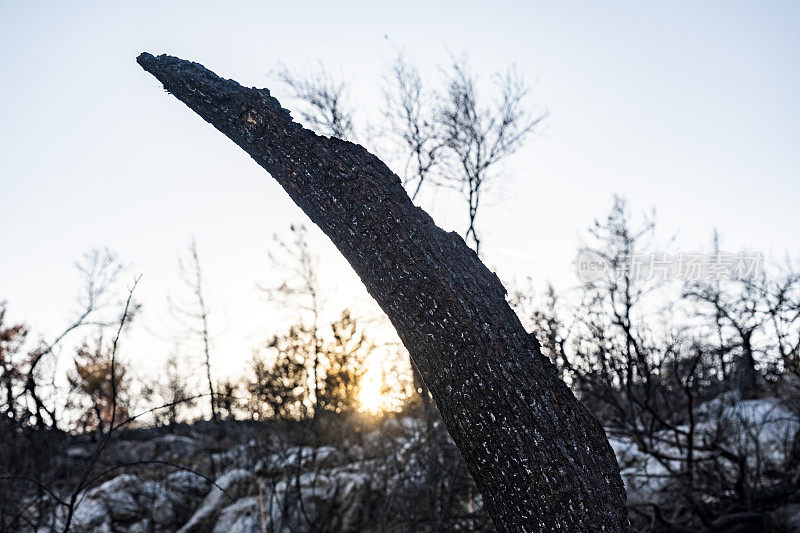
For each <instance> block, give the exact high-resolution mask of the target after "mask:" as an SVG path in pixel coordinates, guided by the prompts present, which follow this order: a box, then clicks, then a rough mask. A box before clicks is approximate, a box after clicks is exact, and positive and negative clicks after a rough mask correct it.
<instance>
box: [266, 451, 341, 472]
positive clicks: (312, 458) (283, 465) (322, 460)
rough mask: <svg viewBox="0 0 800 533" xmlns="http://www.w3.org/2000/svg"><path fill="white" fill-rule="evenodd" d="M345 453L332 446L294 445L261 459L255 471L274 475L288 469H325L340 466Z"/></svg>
mask: <svg viewBox="0 0 800 533" xmlns="http://www.w3.org/2000/svg"><path fill="white" fill-rule="evenodd" d="M345 461H346V457H345V455H344V454H343V453H342V452H341V451H339V450H337V449H336V448H334V447H332V446H321V447H319V448H312V447H308V446H293V447H291V448H287V449H286V450H285V451H283V452H279V453H275V454H272V455H271V456H270V457H268V458H266V459H262V460H261V461H259V462H258V463H257V464H256V466H255V468H254V469H253V471H254V472H255V473H256V474H257V475H259V476H274V475H277V474H280V473H283V472H285V471H287V470H288V469H298V468H299V469H302V470H324V469H329V468H333V467H335V466H339V465H341V464H343V463H344V462H345Z"/></svg>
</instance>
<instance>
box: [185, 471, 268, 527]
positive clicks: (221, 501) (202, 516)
mask: <svg viewBox="0 0 800 533" xmlns="http://www.w3.org/2000/svg"><path fill="white" fill-rule="evenodd" d="M257 490H258V486H257V484H256V480H255V477H254V476H253V474H251V473H250V472H248V471H247V470H244V469H234V470H230V471H228V472H226V473H225V474H223V475H221V476H220V477H219V478H217V480H216V482H215V484H214V485H213V486H212V487H211V491H210V492H209V493H208V495H207V496H206V497H205V499H204V500H203V502H202V503H201V504H200V507H199V508H198V509H197V511H195V513H194V514H193V515H192V517H191V518H190V519H189V521H188V522H187V523H186V524H185V525H184V526H183V527H182V528H180V530H179V533H190V532H195V531H206V530H208V529H209V527H210V525H211V524H212V523H213V521H214V518H216V516H217V514H218V513H219V511H220V510H221V509H222V508H223V507H224V506H225V505H226V504H228V503H230V502H231V501H235V500H237V499H239V498H242V497H244V496H247V495H249V494H252V493H253V492H255V491H257Z"/></svg>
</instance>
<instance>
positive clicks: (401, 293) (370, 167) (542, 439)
mask: <svg viewBox="0 0 800 533" xmlns="http://www.w3.org/2000/svg"><path fill="white" fill-rule="evenodd" d="M138 62H139V64H140V65H141V66H142V67H143V68H144V69H145V70H146V71H148V72H150V73H151V74H153V75H154V76H155V77H156V78H158V79H159V80H160V81H161V82H162V83H163V84H164V87H165V88H166V89H167V91H169V92H170V93H172V94H173V95H175V96H176V97H177V98H178V99H179V100H181V101H182V102H184V103H185V104H186V105H188V106H189V107H190V108H191V109H192V110H194V111H195V112H197V113H198V114H199V115H200V116H201V117H203V119H205V120H206V121H208V122H209V123H211V124H212V125H213V126H214V127H216V128H217V129H218V130H220V131H221V132H222V133H224V134H225V135H226V136H228V137H229V138H230V139H231V140H232V141H233V142H235V143H236V144H238V145H239V146H240V147H241V148H243V149H244V150H245V151H246V152H247V153H248V154H250V156H251V157H252V158H253V159H255V161H256V162H257V163H258V164H259V165H261V166H262V167H264V168H265V169H266V170H267V171H268V172H269V173H270V174H272V176H273V177H274V178H275V179H276V180H277V181H278V183H280V184H281V186H282V187H283V188H284V189H285V190H286V192H287V193H289V196H290V197H291V198H292V200H294V202H295V203H296V204H297V205H298V206H300V207H301V208H302V209H303V211H305V213H306V214H307V215H308V216H309V217H310V218H311V220H312V221H313V222H314V223H315V224H317V225H318V226H319V227H320V228H322V230H323V231H324V232H325V233H326V234H327V235H328V237H330V239H331V240H332V241H333V243H334V244H335V245H336V246H337V248H338V249H339V251H340V252H341V253H342V254H343V255H344V256H345V258H346V259H347V260H348V261H349V263H350V265H351V266H352V267H353V268H354V269H355V271H356V272H357V273H358V275H359V276H360V277H361V280H362V281H363V282H364V285H366V287H367V289H368V291H369V293H370V294H371V295H372V296H373V297H374V298H375V300H376V301H377V302H378V304H379V305H380V306H381V308H383V310H384V311H385V312H386V314H387V315H388V316H389V319H390V320H391V321H392V324H393V325H394V327H395V328H396V329H397V332H398V334H399V335H400V338H401V339H402V341H403V343H404V344H405V345H406V347H407V348H408V351H409V352H410V353H411V356H412V358H413V360H414V362H415V364H416V366H417V368H418V369H419V371H420V373H421V374H422V377H423V379H424V381H425V383H426V384H427V385H428V387H429V388H430V390H431V393H432V395H433V398H434V399H435V400H436V403H437V405H438V407H439V410H440V412H441V414H442V417H443V419H444V422H445V424H446V426H447V429H448V431H449V432H450V435H451V436H452V437H453V440H454V441H455V443H456V444H457V445H458V448H459V449H460V450H461V453H462V454H463V456H464V459H465V460H466V462H467V464H468V465H469V469H470V472H471V474H472V476H473V477H474V479H475V482H476V483H477V485H478V488H479V490H480V491H481V493H482V495H483V498H484V502H485V505H486V507H487V510H488V512H489V513H490V514H491V516H492V518H493V520H494V522H495V524H496V525H497V528H498V529H499V530H501V531H623V530H626V529H627V527H628V520H627V514H626V509H625V490H624V488H623V485H622V482H621V479H620V475H619V470H618V467H617V463H616V460H615V457H614V454H613V452H612V450H611V447H610V446H609V444H608V441H607V439H606V436H605V433H604V432H603V428H602V427H601V426H600V424H599V423H598V422H597V420H596V419H595V418H594V417H593V416H592V415H591V413H589V412H588V411H587V410H586V409H585V408H584V407H583V406H581V405H580V404H579V403H578V401H577V400H576V399H575V397H574V396H573V395H572V393H571V392H570V391H569V389H568V388H567V387H566V385H565V384H564V383H563V382H562V381H561V380H560V379H559V378H558V376H557V374H556V372H555V368H554V367H553V366H552V364H551V363H550V362H549V361H548V360H547V359H546V358H545V357H543V356H542V354H541V351H540V350H539V346H538V344H537V343H536V341H535V339H533V338H532V337H531V336H529V335H528V334H527V332H526V331H525V329H524V328H523V327H522V325H521V324H520V321H519V319H518V318H517V316H516V315H515V314H514V312H513V311H512V309H511V308H510V306H509V305H508V304H507V302H506V300H505V294H506V291H505V289H504V288H503V286H502V284H501V283H500V281H499V280H498V278H497V277H496V276H495V274H494V273H492V272H491V271H490V270H489V269H487V268H486V267H485V266H484V265H483V263H481V261H480V260H479V259H478V257H477V255H476V254H475V252H473V251H472V250H470V249H469V248H468V247H467V245H466V244H465V243H464V240H463V239H462V238H461V237H460V236H458V235H457V234H456V233H447V232H445V231H443V230H441V229H440V228H439V227H437V226H436V225H435V224H434V222H433V220H432V219H431V217H430V216H429V215H428V214H427V213H426V212H425V211H423V210H422V209H419V208H418V207H416V206H414V204H412V203H411V200H410V199H409V197H408V195H407V194H406V192H405V190H404V189H403V187H402V185H401V183H400V179H399V178H398V177H397V176H396V175H395V174H393V173H392V172H391V171H390V170H389V169H388V168H387V167H386V165H385V164H384V163H383V162H381V161H380V160H379V159H378V158H376V157H375V156H373V155H372V154H370V153H369V152H367V150H365V149H364V148H362V147H361V146H359V145H356V144H352V143H350V142H346V141H342V140H339V139H336V138H326V137H321V136H318V135H316V134H314V133H313V132H311V131H308V130H306V129H304V128H303V127H301V126H300V125H299V124H296V123H295V122H293V121H292V119H291V117H290V115H289V112H288V111H286V110H285V109H283V108H282V107H281V106H280V104H279V103H278V101H277V100H276V99H275V98H273V97H272V96H270V93H269V91H268V90H266V89H253V88H246V87H242V86H240V85H239V84H238V83H236V82H234V81H232V80H225V79H222V78H219V77H218V76H216V75H215V74H214V73H213V72H210V71H209V70H207V69H206V68H204V67H203V66H202V65H199V64H197V63H192V62H188V61H184V60H181V59H178V58H175V57H170V56H163V55H162V56H159V57H154V56H152V55H150V54H146V53H145V54H142V55H141V56H139V58H138Z"/></svg>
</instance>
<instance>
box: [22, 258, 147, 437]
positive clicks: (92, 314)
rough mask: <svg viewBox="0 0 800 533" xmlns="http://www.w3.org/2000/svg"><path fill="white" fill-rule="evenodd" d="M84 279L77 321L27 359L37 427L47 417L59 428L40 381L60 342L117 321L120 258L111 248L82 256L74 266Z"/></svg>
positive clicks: (27, 383)
mask: <svg viewBox="0 0 800 533" xmlns="http://www.w3.org/2000/svg"><path fill="white" fill-rule="evenodd" d="M75 267H76V269H77V270H78V272H79V274H80V276H81V278H82V282H83V284H82V288H81V292H80V293H79V295H78V298H77V302H78V306H79V311H78V312H77V313H76V318H75V319H74V320H73V321H72V322H71V323H70V324H69V325H68V326H67V327H66V328H65V329H64V330H63V331H61V332H60V333H59V334H57V335H56V336H55V338H54V339H53V340H52V341H45V340H44V339H43V340H41V342H40V343H39V346H38V347H37V348H35V349H34V350H32V351H31V352H30V354H29V356H28V364H27V369H26V371H25V386H24V391H23V392H22V394H23V395H25V396H26V397H27V398H28V399H29V400H30V401H31V403H32V406H30V407H29V411H30V412H31V413H32V414H33V416H34V419H35V421H36V425H37V426H40V427H41V426H44V425H45V419H44V415H47V417H48V418H49V425H50V426H52V427H56V425H57V417H56V414H55V408H54V407H52V408H48V407H47V406H46V405H45V401H44V400H43V398H42V395H41V391H40V387H39V384H38V382H39V381H41V380H40V379H39V378H40V377H41V376H40V374H39V370H40V365H41V363H42V361H44V360H45V359H46V358H47V357H48V356H50V355H51V354H52V353H53V352H54V351H55V350H56V349H57V348H58V346H60V345H61V343H62V342H63V341H64V340H65V339H66V338H68V337H69V336H70V334H72V333H73V332H75V331H77V330H80V329H82V328H84V327H87V326H94V327H98V328H103V327H107V326H109V325H111V324H113V323H114V322H115V320H116V316H115V315H114V313H115V312H116V311H117V309H118V307H119V302H116V301H115V298H116V296H117V295H116V290H115V285H116V281H117V279H118V276H119V274H120V272H121V271H122V265H121V264H120V263H119V260H118V258H117V255H116V254H114V253H113V252H112V251H110V250H109V249H108V248H104V249H102V250H101V249H93V250H91V251H89V252H86V253H85V254H83V258H82V260H81V261H79V262H77V263H76V264H75ZM132 306H133V307H132V309H131V312H132V314H133V313H135V312H136V311H138V304H136V303H135V302H133V303H132Z"/></svg>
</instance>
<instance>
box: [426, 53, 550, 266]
mask: <svg viewBox="0 0 800 533" xmlns="http://www.w3.org/2000/svg"><path fill="white" fill-rule="evenodd" d="M494 81H495V84H496V86H497V89H498V91H499V96H498V97H497V98H496V99H494V100H491V99H490V100H486V99H485V98H484V97H483V96H482V94H481V93H480V92H479V89H478V86H477V79H476V77H475V76H474V75H473V74H472V70H471V69H470V66H469V63H468V62H467V60H466V58H460V59H454V60H453V63H452V65H451V67H450V70H449V72H448V73H447V86H446V90H445V93H444V95H443V96H442V101H441V103H440V108H439V112H438V120H439V121H440V122H441V127H442V129H443V135H444V139H445V143H446V146H447V148H448V150H449V155H450V156H451V157H452V158H453V159H454V162H455V164H454V165H452V167H453V171H454V175H453V176H452V177H450V178H449V179H450V181H451V182H452V183H454V184H455V186H456V187H458V188H459V189H460V190H462V191H463V192H464V193H465V194H466V197H467V204H468V208H469V210H468V215H469V219H468V220H469V224H468V227H467V232H466V234H465V239H466V240H467V242H469V240H470V239H471V240H472V244H473V246H474V248H475V251H476V252H479V250H480V238H479V237H478V233H477V230H476V226H475V224H476V219H477V216H478V208H479V207H480V205H481V198H482V196H483V194H484V192H485V190H486V185H487V182H489V181H490V180H491V178H493V177H494V176H495V174H496V167H497V165H498V164H499V163H500V162H502V161H503V160H505V159H506V158H508V157H509V156H511V155H513V154H514V153H515V152H517V150H519V149H520V147H521V146H522V144H523V142H524V140H525V138H526V137H527V136H528V135H529V134H530V133H532V132H533V131H534V129H535V128H536V126H538V125H539V124H540V123H541V122H542V120H544V118H545V115H538V116H536V117H532V116H531V115H530V113H529V112H528V111H527V110H526V108H525V98H526V96H527V95H528V92H529V87H528V85H527V84H526V83H525V80H524V78H523V76H522V75H521V74H520V73H519V71H518V70H517V69H516V68H514V67H509V69H508V70H507V71H506V73H505V74H502V75H501V74H495V76H494Z"/></svg>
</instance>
